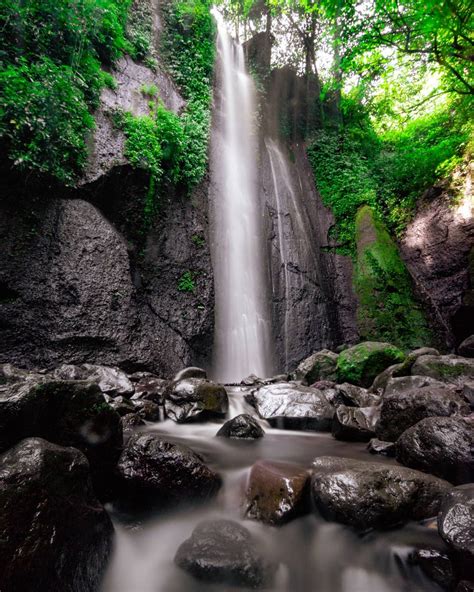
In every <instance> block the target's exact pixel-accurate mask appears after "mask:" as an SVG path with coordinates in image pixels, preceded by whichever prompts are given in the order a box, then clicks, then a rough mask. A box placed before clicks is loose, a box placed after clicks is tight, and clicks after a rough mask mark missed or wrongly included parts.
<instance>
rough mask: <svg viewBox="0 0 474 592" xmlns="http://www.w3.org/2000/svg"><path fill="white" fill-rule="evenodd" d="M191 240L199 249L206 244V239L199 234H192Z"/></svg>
mask: <svg viewBox="0 0 474 592" xmlns="http://www.w3.org/2000/svg"><path fill="white" fill-rule="evenodd" d="M191 240H192V241H193V243H194V244H195V245H196V247H198V248H199V249H201V248H202V247H203V246H204V245H205V244H206V239H205V238H204V237H203V236H202V235H201V234H193V236H192V237H191Z"/></svg>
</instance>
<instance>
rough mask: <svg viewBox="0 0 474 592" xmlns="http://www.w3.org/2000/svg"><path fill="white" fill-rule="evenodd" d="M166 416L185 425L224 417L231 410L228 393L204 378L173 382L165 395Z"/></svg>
mask: <svg viewBox="0 0 474 592" xmlns="http://www.w3.org/2000/svg"><path fill="white" fill-rule="evenodd" d="M164 402H165V413H166V416H167V417H169V418H170V419H172V420H173V421H176V422H177V423H183V422H186V421H190V420H195V419H206V417H208V416H209V415H211V416H212V415H217V416H223V415H225V414H226V413H227V410H228V408H229V399H228V397H227V391H226V390H225V388H224V387H223V386H222V385H220V384H215V383H214V382H211V381H209V380H205V379H203V378H184V379H182V380H178V381H177V382H172V383H171V385H170V386H169V387H168V389H167V390H166V391H165V394H164Z"/></svg>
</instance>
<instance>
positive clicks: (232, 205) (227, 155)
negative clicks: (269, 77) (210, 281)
mask: <svg viewBox="0 0 474 592" xmlns="http://www.w3.org/2000/svg"><path fill="white" fill-rule="evenodd" d="M215 16H216V19H217V23H218V41H217V50H218V62H217V72H218V82H219V83H218V89H219V90H218V91H217V93H216V97H215V101H216V106H217V111H216V116H215V122H214V131H213V139H212V143H213V146H212V155H211V177H212V192H213V229H214V231H213V267H214V276H215V288H216V329H215V344H214V364H213V365H214V376H215V378H217V379H219V380H222V381H225V382H233V381H237V380H238V381H240V380H241V379H242V378H243V377H245V376H247V375H249V374H252V373H253V374H257V375H258V376H268V375H269V374H270V373H271V371H272V367H271V366H272V354H271V323H270V313H269V310H268V302H269V298H268V297H267V294H266V280H265V278H266V273H265V265H264V256H263V253H264V245H263V239H262V232H261V226H262V223H263V222H262V220H263V216H262V212H261V208H260V204H259V201H258V191H257V174H256V162H257V140H256V130H255V125H254V123H255V113H256V111H255V89H254V84H253V81H252V78H251V77H250V76H249V75H248V74H247V72H246V69H245V60H244V53H243V49H242V47H241V46H240V45H239V44H237V43H235V42H234V41H233V40H232V39H231V37H230V35H229V34H228V32H227V30H226V27H225V24H224V22H223V20H222V17H220V15H219V14H218V13H217V12H216V13H215Z"/></svg>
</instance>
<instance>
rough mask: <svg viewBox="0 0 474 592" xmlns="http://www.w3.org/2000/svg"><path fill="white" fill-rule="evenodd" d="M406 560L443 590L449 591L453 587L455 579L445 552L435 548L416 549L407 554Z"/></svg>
mask: <svg viewBox="0 0 474 592" xmlns="http://www.w3.org/2000/svg"><path fill="white" fill-rule="evenodd" d="M408 561H409V562H410V563H411V564H412V565H418V566H419V567H420V568H421V570H422V571H423V573H424V574H425V575H426V576H428V577H429V578H430V580H433V582H436V583H437V584H438V585H439V586H440V587H441V588H442V589H443V590H446V591H447V592H449V591H450V590H452V589H453V586H454V583H455V581H456V580H455V576H454V571H453V566H452V563H451V560H450V558H449V557H448V554H447V553H446V552H444V551H439V550H437V549H417V550H416V551H413V552H412V553H411V554H410V555H409V557H408Z"/></svg>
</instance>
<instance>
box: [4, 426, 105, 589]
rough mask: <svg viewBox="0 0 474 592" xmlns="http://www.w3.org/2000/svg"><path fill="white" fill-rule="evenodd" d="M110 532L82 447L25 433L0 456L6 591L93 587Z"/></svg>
mask: <svg viewBox="0 0 474 592" xmlns="http://www.w3.org/2000/svg"><path fill="white" fill-rule="evenodd" d="M112 538H113V526H112V523H111V521H110V518H109V516H108V514H107V512H106V511H105V510H104V508H103V507H102V506H101V504H100V503H99V502H98V500H97V498H96V497H95V495H94V493H93V490H92V485H91V480H90V474H89V465H88V462H87V459H86V457H85V456H84V455H83V454H82V453H81V452H80V451H79V450H76V449H75V448H63V447H61V446H56V445H55V444H51V443H50V442H47V441H46V440H42V439H40V438H28V439H26V440H23V441H22V442H20V443H19V444H17V445H16V446H15V447H14V448H11V449H10V450H8V451H7V452H5V453H4V454H2V455H1V456H0V582H1V584H0V587H1V590H2V592H17V591H20V590H25V591H26V590H50V591H52V592H59V591H61V592H95V591H96V590H98V588H99V585H100V580H101V576H102V572H103V571H104V568H105V567H106V565H107V561H108V559H109V556H110V553H111V551H112Z"/></svg>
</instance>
